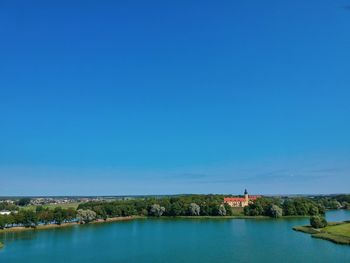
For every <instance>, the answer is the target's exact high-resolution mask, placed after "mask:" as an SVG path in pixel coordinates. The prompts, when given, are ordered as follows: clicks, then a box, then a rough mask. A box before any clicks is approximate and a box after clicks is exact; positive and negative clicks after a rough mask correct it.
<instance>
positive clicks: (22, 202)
mask: <svg viewBox="0 0 350 263" xmlns="http://www.w3.org/2000/svg"><path fill="white" fill-rule="evenodd" d="M17 204H18V205H19V206H26V205H29V204H30V198H27V197H26V198H21V199H19V200H18V202H17Z"/></svg>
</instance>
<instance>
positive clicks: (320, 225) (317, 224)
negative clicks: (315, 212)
mask: <svg viewBox="0 0 350 263" xmlns="http://www.w3.org/2000/svg"><path fill="white" fill-rule="evenodd" d="M293 230H295V231H300V232H303V233H307V234H310V235H311V237H313V238H320V239H324V240H328V241H331V242H333V243H336V244H343V245H350V221H344V222H327V221H326V220H325V219H324V218H322V217H320V216H313V217H311V218H310V225H308V226H296V227H293Z"/></svg>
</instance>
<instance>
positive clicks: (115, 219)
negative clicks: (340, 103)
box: [0, 215, 307, 235]
mask: <svg viewBox="0 0 350 263" xmlns="http://www.w3.org/2000/svg"><path fill="white" fill-rule="evenodd" d="M306 217H307V216H283V217H281V218H277V219H276V218H271V217H269V216H245V215H237V216H161V217H148V216H124V217H111V218H107V219H106V220H103V219H97V220H96V221H92V222H90V223H88V224H80V223H78V222H72V223H64V224H61V225H57V224H47V225H38V226H36V227H35V228H33V227H24V226H18V227H11V228H6V229H1V230H0V235H1V234H2V233H14V232H24V231H36V230H47V229H55V228H66V227H72V226H80V225H89V224H103V223H113V222H119V221H120V222H122V221H131V220H137V219H151V220H154V219H156V220H159V219H161V220H174V219H175V220H176V219H181V220H182V219H188V220H193V219H195V220H208V219H215V220H230V219H249V220H263V219H268V220H284V219H293V218H296V219H297V218H306Z"/></svg>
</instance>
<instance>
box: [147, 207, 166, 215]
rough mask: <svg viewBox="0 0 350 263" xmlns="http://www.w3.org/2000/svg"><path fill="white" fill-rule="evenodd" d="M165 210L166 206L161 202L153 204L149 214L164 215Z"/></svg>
mask: <svg viewBox="0 0 350 263" xmlns="http://www.w3.org/2000/svg"><path fill="white" fill-rule="evenodd" d="M164 212H165V208H164V207H163V206H160V205H159V204H153V205H152V206H151V208H150V210H149V214H150V215H152V216H158V217H160V216H162V215H163V213H164Z"/></svg>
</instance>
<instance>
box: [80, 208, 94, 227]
mask: <svg viewBox="0 0 350 263" xmlns="http://www.w3.org/2000/svg"><path fill="white" fill-rule="evenodd" d="M77 218H78V220H79V222H80V223H81V224H87V223H90V222H91V221H93V220H95V219H96V213H95V212H94V211H92V210H90V209H86V210H83V209H79V210H78V211H77Z"/></svg>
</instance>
